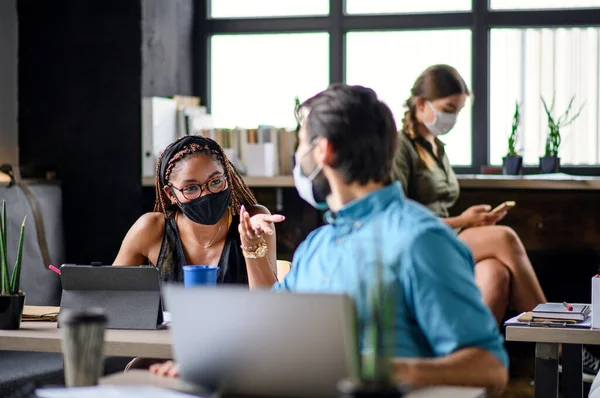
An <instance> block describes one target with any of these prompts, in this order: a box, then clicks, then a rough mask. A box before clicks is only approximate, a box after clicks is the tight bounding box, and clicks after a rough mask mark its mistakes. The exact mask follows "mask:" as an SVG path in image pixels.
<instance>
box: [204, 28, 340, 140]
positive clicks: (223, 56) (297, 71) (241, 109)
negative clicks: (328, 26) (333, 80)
mask: <svg viewBox="0 0 600 398" xmlns="http://www.w3.org/2000/svg"><path fill="white" fill-rule="evenodd" d="M210 45H211V81H210V105H211V114H212V115H213V119H214V122H215V126H217V127H219V128H235V127H238V126H239V127H246V128H250V127H257V126H258V125H260V124H266V125H274V126H277V127H286V128H287V127H295V126H296V120H295V117H294V97H295V96H298V97H299V98H300V100H304V99H307V98H308V97H310V96H312V95H314V94H316V93H317V92H319V91H321V90H324V89H325V88H327V86H328V84H329V34H327V33H294V34H253V35H215V36H213V37H212V38H211V43H210Z"/></svg>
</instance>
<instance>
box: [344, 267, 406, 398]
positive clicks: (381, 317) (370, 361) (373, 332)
mask: <svg viewBox="0 0 600 398" xmlns="http://www.w3.org/2000/svg"><path fill="white" fill-rule="evenodd" d="M382 272H383V265H382V263H381V261H378V262H377V265H376V273H377V276H376V279H375V283H373V284H372V285H371V286H369V291H368V292H367V294H368V298H369V301H368V303H369V309H368V314H367V317H366V321H365V324H364V326H363V338H364V345H365V346H366V347H367V348H368V353H366V354H363V355H362V356H361V360H360V375H359V379H358V380H356V379H351V378H346V379H343V380H341V381H340V382H339V383H338V386H337V388H338V392H339V396H340V397H343V398H351V397H352V398H353V397H386V398H387V397H390V398H399V397H402V396H404V395H405V394H406V393H407V392H408V390H409V388H408V385H407V384H398V383H396V382H395V381H394V380H393V375H392V366H391V358H392V356H393V353H391V352H390V348H391V347H393V341H392V340H393V338H394V325H393V322H394V310H393V303H394V294H396V293H397V292H396V291H395V289H394V285H392V284H384V283H383V282H382V276H381V275H382ZM361 290H362V289H361Z"/></svg>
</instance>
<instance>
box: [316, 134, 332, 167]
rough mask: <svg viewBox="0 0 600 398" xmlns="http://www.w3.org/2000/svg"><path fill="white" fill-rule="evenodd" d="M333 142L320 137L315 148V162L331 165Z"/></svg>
mask: <svg viewBox="0 0 600 398" xmlns="http://www.w3.org/2000/svg"><path fill="white" fill-rule="evenodd" d="M334 156H335V153H334V151H333V144H332V143H331V141H329V140H328V139H327V138H324V137H320V138H319V139H318V140H317V144H316V145H315V149H314V157H315V162H317V164H321V165H331V164H332V163H333V157H334Z"/></svg>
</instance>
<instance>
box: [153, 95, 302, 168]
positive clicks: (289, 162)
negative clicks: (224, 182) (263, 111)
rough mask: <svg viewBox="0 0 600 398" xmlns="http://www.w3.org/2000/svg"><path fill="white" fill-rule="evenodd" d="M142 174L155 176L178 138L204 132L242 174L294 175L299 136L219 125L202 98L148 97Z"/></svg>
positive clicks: (268, 128)
mask: <svg viewBox="0 0 600 398" xmlns="http://www.w3.org/2000/svg"><path fill="white" fill-rule="evenodd" d="M142 118H143V120H142V141H143V143H142V158H143V164H142V176H143V177H153V176H154V173H155V169H156V161H157V159H158V157H159V155H160V153H161V152H162V151H163V150H164V148H165V147H166V146H167V145H168V144H170V143H171V142H173V141H175V140H176V139H177V138H180V137H183V136H186V135H200V136H204V137H208V138H211V139H213V140H215V141H216V142H217V143H218V144H219V145H221V147H223V149H224V151H225V154H226V155H227V157H228V158H229V160H230V161H231V162H232V163H233V165H234V166H235V167H236V168H237V169H238V170H239V171H240V173H241V174H242V175H247V176H252V177H275V176H280V175H291V174H292V169H293V167H294V151H295V148H296V145H297V135H296V133H295V132H294V131H293V130H291V129H285V128H278V127H274V126H268V125H261V126H258V127H257V128H240V127H237V128H235V129H228V128H218V127H217V125H216V124H215V122H214V120H213V117H212V115H211V114H210V113H208V111H207V108H206V107H205V106H202V105H201V104H200V98H198V97H192V96H177V95H176V96H174V97H173V98H162V97H146V98H144V99H143V101H142Z"/></svg>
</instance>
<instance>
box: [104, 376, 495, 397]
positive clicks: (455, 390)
mask: <svg viewBox="0 0 600 398" xmlns="http://www.w3.org/2000/svg"><path fill="white" fill-rule="evenodd" d="M100 384H101V385H109V386H135V385H141V386H153V387H159V388H166V389H171V390H176V391H181V392H186V393H194V392H195V391H196V389H195V388H194V387H193V386H192V385H190V384H188V383H186V382H184V381H182V380H180V379H171V378H167V377H159V376H155V375H153V374H152V373H150V372H146V371H140V370H137V371H129V372H127V373H117V374H114V375H112V376H108V377H104V378H103V379H101V380H100ZM434 397H436V398H438V397H440V398H481V397H485V390H484V389H483V388H471V387H430V388H424V389H420V390H417V391H413V392H411V393H410V394H408V395H407V396H406V398H434Z"/></svg>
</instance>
